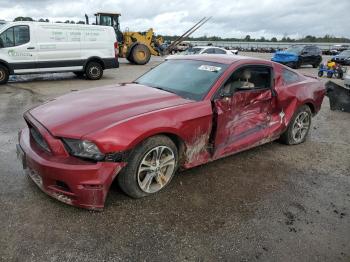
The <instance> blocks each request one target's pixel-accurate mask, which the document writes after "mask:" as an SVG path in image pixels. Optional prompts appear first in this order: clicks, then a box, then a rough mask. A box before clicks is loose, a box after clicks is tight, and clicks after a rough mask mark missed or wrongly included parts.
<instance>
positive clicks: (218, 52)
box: [215, 48, 226, 54]
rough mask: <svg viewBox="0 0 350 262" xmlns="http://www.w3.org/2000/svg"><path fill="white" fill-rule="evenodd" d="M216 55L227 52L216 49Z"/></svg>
mask: <svg viewBox="0 0 350 262" xmlns="http://www.w3.org/2000/svg"><path fill="white" fill-rule="evenodd" d="M215 54H226V52H225V51H224V50H221V49H219V48H216V49H215Z"/></svg>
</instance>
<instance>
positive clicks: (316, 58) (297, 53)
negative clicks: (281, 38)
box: [271, 45, 322, 69]
mask: <svg viewBox="0 0 350 262" xmlns="http://www.w3.org/2000/svg"><path fill="white" fill-rule="evenodd" d="M271 60H272V61H274V62H277V63H280V64H284V65H287V66H289V67H292V68H295V69H296V68H299V67H300V66H302V65H312V66H313V67H314V68H316V67H318V66H319V65H320V63H321V62H322V55H321V49H320V48H319V47H317V46H316V45H292V46H291V47H289V48H288V49H286V50H284V51H277V52H276V53H275V54H274V56H273V57H272V59H271Z"/></svg>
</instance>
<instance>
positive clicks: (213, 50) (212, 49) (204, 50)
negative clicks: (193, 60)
mask: <svg viewBox="0 0 350 262" xmlns="http://www.w3.org/2000/svg"><path fill="white" fill-rule="evenodd" d="M199 54H208V55H212V54H215V55H218V54H221V55H238V50H226V49H224V48H221V47H216V46H194V47H191V48H188V49H187V50H186V51H185V52H182V53H181V55H199Z"/></svg>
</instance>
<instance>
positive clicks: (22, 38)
mask: <svg viewBox="0 0 350 262" xmlns="http://www.w3.org/2000/svg"><path fill="white" fill-rule="evenodd" d="M0 59H1V60H4V61H6V62H7V63H8V64H9V66H10V68H11V70H13V72H14V73H17V74H18V73H19V74H20V73H25V72H28V71H31V70H33V69H35V67H36V59H37V50H36V44H35V39H34V34H33V30H32V28H31V27H30V26H28V25H15V26H11V27H9V28H7V29H6V30H4V31H3V32H2V33H1V34H0Z"/></svg>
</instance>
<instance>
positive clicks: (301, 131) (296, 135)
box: [292, 111, 311, 143]
mask: <svg viewBox="0 0 350 262" xmlns="http://www.w3.org/2000/svg"><path fill="white" fill-rule="evenodd" d="M310 120H311V118H310V115H309V114H308V113H307V112H305V111H303V112H300V113H299V115H298V116H297V117H296V118H295V121H294V123H293V128H292V136H293V139H294V141H295V142H296V143H300V142H301V141H303V140H304V138H305V136H306V135H307V133H308V131H309V128H310Z"/></svg>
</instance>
